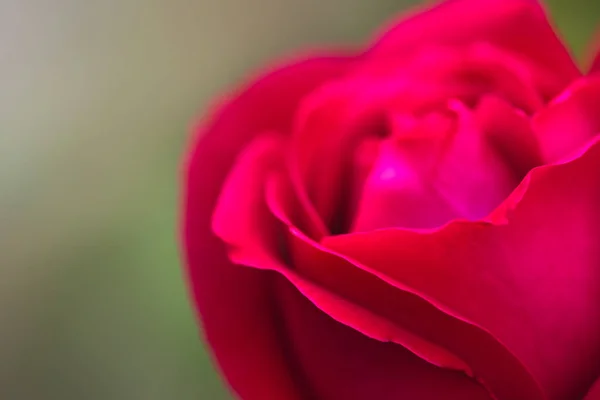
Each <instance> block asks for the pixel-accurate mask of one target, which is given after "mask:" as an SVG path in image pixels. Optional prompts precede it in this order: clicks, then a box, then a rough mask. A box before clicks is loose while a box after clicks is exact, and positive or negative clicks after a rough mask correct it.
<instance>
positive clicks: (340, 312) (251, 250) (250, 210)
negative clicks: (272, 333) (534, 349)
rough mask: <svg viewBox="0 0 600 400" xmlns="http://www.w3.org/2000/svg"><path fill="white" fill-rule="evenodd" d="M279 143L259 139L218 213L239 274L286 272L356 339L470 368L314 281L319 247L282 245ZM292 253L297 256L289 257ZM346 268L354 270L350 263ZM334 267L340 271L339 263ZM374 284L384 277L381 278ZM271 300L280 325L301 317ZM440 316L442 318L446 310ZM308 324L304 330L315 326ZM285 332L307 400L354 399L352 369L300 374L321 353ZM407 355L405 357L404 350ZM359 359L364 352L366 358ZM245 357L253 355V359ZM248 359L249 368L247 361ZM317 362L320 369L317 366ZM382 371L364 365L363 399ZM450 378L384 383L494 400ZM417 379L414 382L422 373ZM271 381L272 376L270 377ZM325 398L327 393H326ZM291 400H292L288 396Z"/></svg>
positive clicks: (217, 224) (395, 388)
mask: <svg viewBox="0 0 600 400" xmlns="http://www.w3.org/2000/svg"><path fill="white" fill-rule="evenodd" d="M279 142H280V141H279V140H278V139H277V137H275V136H262V137H260V138H257V139H256V140H255V141H254V142H253V143H252V144H251V145H250V146H249V147H248V148H247V149H246V151H245V152H244V153H243V155H242V156H241V157H240V158H239V161H238V162H237V163H236V166H235V168H234V170H233V171H232V173H231V174H230V176H229V177H228V179H227V182H226V184H225V185H224V188H223V191H222V193H221V196H220V198H219V202H218V205H217V208H216V210H215V214H214V218H213V229H214V231H215V233H216V234H217V235H218V236H219V237H220V238H222V239H223V240H224V241H225V242H226V243H227V244H229V246H230V247H229V250H230V251H229V254H230V257H231V259H232V260H233V261H234V262H236V263H238V264H240V266H238V268H240V269H248V268H245V267H244V266H246V267H254V268H256V269H259V270H263V274H265V275H266V276H271V275H270V272H269V271H276V272H278V273H279V274H280V275H281V276H283V277H285V278H286V279H287V281H289V282H290V283H292V284H293V285H294V286H295V287H296V288H297V289H298V291H300V293H301V294H302V295H303V296H304V297H305V298H306V299H308V300H310V301H311V302H312V303H313V304H315V305H316V306H317V307H318V308H319V309H321V310H322V312H324V313H325V314H328V315H329V317H331V318H333V319H334V320H337V321H339V322H341V323H343V324H344V325H346V326H348V327H349V328H348V329H350V328H353V330H355V331H357V333H355V334H354V335H356V336H362V337H364V338H365V340H373V339H377V340H380V341H392V342H395V343H398V344H401V345H403V346H406V348H407V349H408V350H411V351H413V352H417V351H418V353H419V355H421V357H422V358H425V359H426V360H427V361H430V363H432V362H433V363H435V364H436V365H444V366H451V367H456V368H459V369H462V370H465V368H466V367H465V366H464V365H457V363H460V360H456V357H454V356H453V355H452V354H450V353H449V352H448V351H445V350H444V349H443V348H441V347H439V346H436V345H434V344H431V343H428V342H426V340H425V339H423V338H421V337H420V336H418V335H415V334H412V333H411V332H410V331H408V330H406V329H404V328H403V327H402V326H399V325H397V324H396V323H395V321H393V320H388V319H387V318H385V316H383V317H382V316H381V315H379V314H377V313H376V312H373V311H371V310H370V309H368V308H367V307H365V306H364V305H362V304H356V303H353V302H352V300H351V298H352V293H350V296H346V295H347V292H344V293H343V294H340V293H336V292H333V291H329V290H328V289H327V287H326V286H324V285H323V284H324V283H327V282H326V281H325V282H324V281H322V280H313V279H312V278H313V275H310V274H307V273H305V272H307V271H306V268H305V267H304V264H306V263H307V262H311V261H312V260H311V259H307V257H309V258H313V259H314V260H315V261H317V262H320V265H321V266H322V267H325V266H326V265H327V264H325V263H323V262H322V261H326V260H316V259H315V256H316V257H319V254H318V253H319V250H318V249H316V248H315V247H310V248H306V249H303V251H301V252H300V253H301V256H302V257H294V255H293V253H295V252H296V250H298V246H297V245H296V246H295V245H293V244H292V245H291V246H290V247H291V249H289V248H288V247H286V246H283V245H282V243H281V240H282V239H284V238H285V230H283V229H285V228H286V227H285V226H283V225H282V224H281V223H278V221H277V220H276V219H275V216H274V215H273V214H270V212H269V209H268V207H267V203H266V202H265V200H266V198H265V197H264V196H263V195H264V182H263V178H264V177H265V175H268V171H269V170H270V169H271V167H272V166H273V164H274V163H275V164H276V163H277V160H276V159H277V158H279V156H280V155H281V151H279V149H278V143H279ZM240 197H243V198H244V201H243V202H239V201H238V200H239V198H240ZM279 228H283V229H279ZM286 249H289V250H287V251H286ZM290 253H292V254H290ZM292 257H293V258H294V259H295V261H294V262H290V261H291V260H290V258H292ZM324 257H326V255H324ZM296 259H297V261H296ZM329 261H330V262H331V263H336V261H337V262H338V263H339V262H344V261H343V260H342V259H338V260H335V259H332V258H331V257H330V259H329ZM346 264H348V265H350V264H349V263H347V262H346ZM330 266H331V267H334V268H339V267H338V266H335V265H330ZM349 272H350V271H349ZM353 276H355V275H352V276H347V275H344V274H339V278H340V279H342V280H347V279H348V278H350V279H353ZM372 278H373V279H377V278H376V277H372ZM381 284H382V285H385V284H384V283H383V282H381ZM367 287H370V285H367ZM390 290H393V288H391V287H387V292H388V293H390ZM399 294H400V296H402V295H403V293H399ZM404 296H406V294H404ZM409 296H410V295H409ZM411 297H412V298H413V301H412V303H415V302H417V303H418V304H419V306H420V307H421V308H420V309H422V310H423V311H427V310H431V309H432V307H431V306H428V305H426V304H424V302H423V301H420V300H419V299H417V298H416V297H414V296H411ZM271 302H272V304H273V305H278V306H279V307H281V309H282V310H283V311H284V312H283V313H282V314H280V321H283V320H285V319H286V318H287V316H289V315H290V313H291V315H292V316H294V314H293V313H294V311H295V310H294V309H290V307H293V306H294V304H292V305H291V306H289V305H288V304H287V303H285V302H283V301H281V300H280V299H278V298H276V297H272V298H271ZM403 305H405V306H408V307H413V304H410V305H409V303H404V304H403ZM396 307H397V305H396ZM398 309H399V308H396V310H398ZM427 312H428V314H427V315H429V312H430V311H427ZM438 314H440V313H439V311H438ZM414 320H415V322H419V321H420V322H419V323H421V324H423V323H426V324H427V325H430V322H427V321H428V320H427V319H426V318H425V317H423V318H419V319H414ZM259 322H260V321H259ZM456 323H458V324H460V322H458V321H456ZM308 326H310V329H309V330H312V329H313V327H312V326H311V325H308ZM308 326H306V325H304V328H307V327H308ZM446 326H447V325H445V327H446ZM437 328H439V327H434V328H432V329H429V330H430V332H434V331H435V330H436V329H437ZM280 329H281V330H282V332H285V335H286V336H285V337H286V338H288V339H291V340H290V341H289V346H287V347H286V348H284V350H285V354H286V355H287V356H288V358H289V361H288V362H287V364H286V368H287V370H288V371H293V373H294V376H295V377H297V378H301V377H304V376H305V377H306V379H304V382H305V384H304V385H303V388H304V390H303V392H302V399H313V398H325V399H329V398H331V397H332V398H334V399H335V398H344V397H343V396H344V395H345V394H347V393H348V383H347V382H345V379H343V376H344V371H330V374H332V375H338V374H339V376H338V377H337V378H336V379H333V380H332V381H331V382H327V381H323V377H322V376H320V377H318V376H317V375H318V374H314V373H315V372H316V371H315V369H317V368H319V369H320V368H322V366H320V367H317V366H313V365H311V366H306V367H305V368H300V367H301V366H302V365H304V363H305V362H306V359H305V358H302V357H308V358H309V360H310V359H314V357H315V356H318V354H317V353H312V354H309V353H311V351H312V352H314V351H315V349H311V350H309V349H306V348H304V347H302V348H301V349H300V350H301V351H300V352H298V351H295V350H297V346H298V345H302V344H303V343H305V342H304V341H303V340H302V338H300V339H299V338H297V336H296V335H294V334H292V332H290V328H289V327H287V326H283V325H281V326H280ZM333 329H335V328H333ZM293 330H294V331H295V332H294V333H297V332H298V327H297V326H294V327H293ZM298 340H299V342H298ZM332 340H333V338H332ZM340 340H343V337H342V338H340ZM465 340H466V339H465ZM478 343H479V342H478ZM230 345H231V344H230ZM359 350H360V349H357V351H359ZM400 353H404V352H403V351H402V352H400ZM358 354H360V352H359V353H358ZM240 356H244V357H245V355H240ZM328 357H331V358H334V360H330V361H329V362H330V363H333V362H335V361H336V360H335V357H336V356H335V352H334V351H333V352H330V353H329V356H328ZM338 357H341V358H340V359H341V360H343V355H338ZM406 358H407V357H406V356H402V357H401V358H400V359H398V360H396V361H395V363H397V364H396V365H395V367H394V369H395V370H397V371H399V370H404V369H405V368H409V367H410V366H412V364H413V362H412V361H410V360H414V359H415V358H414V357H408V360H409V361H408V364H409V365H408V366H405V364H404V362H405V360H406ZM298 359H300V364H298V363H297V361H298ZM241 361H242V362H243V361H246V360H241ZM365 362H367V360H365ZM310 363H311V364H312V362H310ZM389 364H392V365H393V364H394V363H392V362H389ZM421 365H423V364H421ZM377 367H378V365H368V364H363V365H357V366H356V368H355V369H358V370H364V372H363V375H366V376H367V377H366V378H365V379H363V380H361V381H358V382H354V383H353V385H354V388H355V389H356V390H358V389H359V388H360V390H359V391H357V393H355V394H354V395H355V396H356V395H359V394H360V395H361V396H364V395H365V393H366V388H369V387H371V385H373V379H374V378H373V377H372V376H370V373H372V371H374V370H375V369H376V368H377ZM434 371H436V372H434V376H436V375H438V374H439V375H444V373H442V372H439V371H438V370H434ZM406 373H408V372H406ZM416 373H417V375H419V376H420V375H421V374H425V373H426V372H424V371H421V372H419V371H416ZM448 374H449V375H448V377H449V378H447V379H442V380H441V381H440V382H438V383H437V385H436V387H435V388H434V390H433V391H432V390H431V388H428V387H421V388H419V387H413V384H414V383H412V382H411V381H410V380H404V381H402V380H398V379H397V378H396V379H393V380H392V379H390V378H389V377H380V384H381V385H384V386H383V387H381V388H380V389H379V390H381V391H383V392H387V393H388V395H394V394H397V393H402V392H409V393H410V392H421V393H424V394H423V395H425V394H426V393H431V394H427V396H428V397H425V398H431V397H429V396H434V393H437V390H447V391H449V392H451V393H453V392H456V394H453V397H454V398H457V399H458V398H466V399H470V398H477V399H479V398H486V392H485V390H482V387H480V386H479V385H477V384H476V383H475V382H473V381H471V380H469V379H467V378H466V376H464V375H463V376H462V377H461V376H460V375H457V374H456V373H455V372H448ZM412 376H413V377H414V376H415V374H413V375H412ZM263 379H265V378H264V377H263ZM357 379H358V378H357ZM426 379H427V377H426V376H420V378H419V380H426ZM384 381H385V382H384ZM309 386H310V388H309ZM323 393H326V395H324V394H323ZM382 395H383V394H382ZM270 396H272V395H270ZM324 396H325V397H324ZM338 396H342V397H338ZM465 396H466V397H465ZM472 396H476V397H472ZM268 398H273V397H268ZM284 398H286V399H287V397H284ZM363 398H364V397H363ZM384 398H385V397H384ZM433 398H435V397H433ZM509 398H510V399H511V400H512V399H514V397H509ZM521 398H523V399H527V400H530V399H532V397H530V396H527V397H521Z"/></svg>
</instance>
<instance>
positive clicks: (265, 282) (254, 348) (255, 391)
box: [182, 58, 350, 400]
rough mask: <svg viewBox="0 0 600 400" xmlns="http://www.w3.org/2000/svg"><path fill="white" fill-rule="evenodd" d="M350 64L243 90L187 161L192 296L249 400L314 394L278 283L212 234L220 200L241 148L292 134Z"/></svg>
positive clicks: (322, 64)
mask: <svg viewBox="0 0 600 400" xmlns="http://www.w3.org/2000/svg"><path fill="white" fill-rule="evenodd" d="M349 62H350V60H347V59H343V58H339V59H335V58H321V59H311V60H307V61H303V62H300V63H297V64H295V65H293V66H290V67H285V68H282V69H280V70H276V71H274V72H272V73H270V74H267V75H265V76H264V77H262V78H261V79H259V80H257V81H256V82H254V83H253V84H252V85H251V86H248V87H246V88H243V89H242V90H241V92H240V93H237V94H236V95H235V96H234V97H233V98H232V100H231V101H228V102H227V104H225V105H224V106H223V107H222V108H220V110H219V111H218V112H217V113H216V114H215V116H214V117H213V119H212V121H210V122H209V123H207V124H206V125H204V126H203V127H202V128H200V129H199V131H198V133H197V139H195V143H194V147H193V150H192V152H191V153H190V155H189V158H188V159H187V160H186V164H185V173H186V174H185V192H184V194H183V197H184V205H183V216H182V218H183V220H182V229H183V232H182V235H183V243H184V253H185V257H186V261H187V266H188V270H187V272H188V276H189V282H190V289H191V292H192V294H193V298H194V301H195V304H196V307H197V311H198V313H199V317H200V318H201V319H202V322H203V325H204V332H205V335H206V339H207V341H208V342H209V343H210V345H211V347H212V350H213V354H214V355H215V357H216V359H217V360H218V362H219V366H220V368H221V370H222V372H223V374H224V376H225V377H226V378H227V380H228V381H229V383H230V385H231V386H232V387H233V389H234V390H235V391H236V392H237V393H238V394H239V396H240V397H241V398H244V399H248V400H262V399H266V398H282V399H302V398H310V392H309V391H308V389H307V387H306V386H305V384H304V382H303V381H302V380H301V379H300V378H298V376H297V374H294V366H293V363H292V364H290V361H289V360H288V358H287V356H286V339H285V335H283V334H282V332H281V331H280V324H279V321H280V311H279V309H278V308H277V307H276V304H275V303H273V298H272V289H271V276H270V275H269V274H265V273H263V272H260V271H257V270H252V269H248V268H240V267H239V266H235V265H233V264H232V263H231V261H230V260H229V258H228V257H227V254H226V251H225V246H224V245H223V243H222V241H220V240H219V239H218V238H217V237H216V236H215V235H214V234H213V232H212V230H211V216H212V213H213V210H214V207H215V205H216V199H217V196H218V194H219V192H220V191H221V186H222V184H223V181H224V180H225V177H226V175H227V173H228V171H229V169H230V167H231V165H232V164H233V162H234V160H235V158H236V156H237V154H238V153H239V152H240V151H241V149H242V148H244V146H245V145H246V144H247V143H248V142H249V141H250V140H251V139H252V138H253V137H254V136H255V135H256V134H257V133H259V132H263V131H265V130H273V129H274V130H277V131H282V132H285V131H286V130H289V126H290V125H291V120H292V114H293V113H294V112H295V110H296V107H297V104H298V102H299V99H300V98H301V97H303V95H304V94H305V93H306V92H307V91H310V90H312V89H313V88H314V87H315V86H318V85H319V84H321V83H322V82H323V81H325V80H328V79H332V78H334V77H336V76H339V75H340V74H343V73H344V71H345V70H346V68H347V67H348V63H349ZM256 365H260V368H256ZM307 396H308V397H307Z"/></svg>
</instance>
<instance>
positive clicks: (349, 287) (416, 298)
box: [267, 174, 541, 400]
mask: <svg viewBox="0 0 600 400" xmlns="http://www.w3.org/2000/svg"><path fill="white" fill-rule="evenodd" d="M290 193H292V191H291V190H290V189H289V188H287V189H286V186H285V180H284V179H283V176H282V175H281V174H274V175H273V176H272V179H270V180H269V182H268V186H267V203H268V206H269V208H270V210H271V211H272V212H273V214H274V215H275V216H277V218H278V219H279V220H280V221H281V222H282V223H283V224H285V225H287V227H288V231H289V234H288V235H287V237H288V243H287V248H288V249H289V251H290V256H291V260H290V262H291V263H292V265H293V268H294V271H297V272H298V273H300V274H302V275H301V276H302V277H303V278H307V279H309V280H310V282H312V283H313V284H318V285H319V286H320V287H322V288H323V289H324V290H326V293H327V294H328V296H329V297H331V296H332V295H333V296H340V298H342V299H346V301H344V302H341V303H340V302H337V303H335V304H330V303H328V302H324V301H323V300H324V298H323V294H319V293H318V292H315V291H312V292H310V293H309V292H308V291H306V289H305V286H306V282H302V281H301V280H299V279H298V278H299V277H298V276H294V273H292V272H291V271H289V270H286V269H285V268H284V267H283V266H281V267H275V269H277V270H278V271H279V272H280V273H282V274H283V275H285V276H286V277H288V279H289V280H290V281H291V282H292V283H293V284H294V286H296V287H297V288H298V289H299V290H300V291H301V292H302V293H304V294H305V295H306V296H307V297H308V298H309V299H311V301H312V302H314V303H315V304H316V305H317V306H318V307H319V308H320V309H321V310H323V311H325V312H326V313H327V314H329V315H330V316H331V317H333V318H334V319H336V320H337V321H339V322H342V323H343V324H345V325H347V326H350V327H352V328H354V329H356V330H358V331H359V332H362V333H363V334H365V335H367V336H369V337H373V338H376V339H378V340H383V341H392V342H395V343H397V344H400V345H402V346H403V347H405V348H406V349H408V350H410V351H411V352H413V353H414V354H416V355H418V356H419V357H421V358H422V359H424V360H427V361H429V362H430V363H432V364H434V365H439V366H443V367H446V368H453V369H459V370H463V371H465V372H467V373H468V374H471V372H470V371H471V370H472V371H473V373H474V374H475V376H476V377H477V378H478V379H480V381H482V382H483V383H484V384H485V385H486V387H488V388H490V390H491V391H492V392H493V393H494V394H495V396H496V398H498V399H510V400H515V399H523V400H525V399H527V400H532V399H540V398H541V397H540V396H541V394H540V393H541V392H540V391H539V388H538V386H537V384H536V382H535V381H534V380H532V379H531V376H530V375H529V373H528V372H527V371H526V370H524V369H523V366H522V365H521V364H520V363H519V362H518V361H517V360H516V359H515V358H514V357H513V356H512V354H510V352H508V351H507V350H506V349H505V348H504V347H503V346H502V345H501V344H499V343H498V342H496V341H494V340H493V339H492V338H491V337H490V336H489V335H488V334H487V333H486V332H484V331H482V330H480V329H479V328H477V327H475V326H472V325H470V324H468V323H464V321H463V320H461V319H459V318H454V317H453V314H452V313H449V312H448V311H447V310H444V309H442V308H440V307H439V306H438V305H437V304H435V303H432V302H431V301H430V299H427V298H424V297H422V296H420V295H419V294H418V293H415V292H414V291H411V290H409V289H407V288H406V287H404V286H403V285H400V284H398V283H397V282H395V281H393V280H391V279H390V278H389V277H387V276H385V275H383V274H380V273H378V272H377V271H374V270H372V269H370V268H368V267H366V266H364V265H360V264H356V263H355V262H353V261H351V260H349V259H347V258H345V257H344V256H342V255H340V254H337V253H333V252H331V251H329V250H327V249H326V248H323V247H322V246H321V245H319V244H317V243H315V242H314V241H312V240H311V239H309V238H308V237H306V236H305V235H303V234H302V232H300V231H299V230H297V229H295V228H294V226H293V225H292V224H291V222H290V219H289V217H288V215H289V213H290V208H291V209H292V210H293V208H294V203H293V197H292V196H290ZM317 296H318V297H317ZM319 297H320V298H319ZM415 335H416V336H415ZM417 339H419V340H417ZM440 345H441V346H443V347H440ZM446 349H448V350H450V351H452V353H451V352H449V351H448V350H446ZM455 354H460V357H461V358H462V359H461V358H457V357H456V355H455ZM463 360H464V361H466V362H467V364H468V365H465V364H464V361H463Z"/></svg>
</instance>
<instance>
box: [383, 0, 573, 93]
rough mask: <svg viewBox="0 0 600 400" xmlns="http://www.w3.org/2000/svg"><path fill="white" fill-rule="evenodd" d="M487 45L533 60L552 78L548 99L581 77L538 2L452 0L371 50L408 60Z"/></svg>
mask: <svg viewBox="0 0 600 400" xmlns="http://www.w3.org/2000/svg"><path fill="white" fill-rule="evenodd" d="M475 41H479V42H489V43H491V44H493V45H496V46H498V47H500V48H502V49H505V50H509V51H512V52H514V53H516V54H518V55H519V56H521V57H523V58H525V59H528V60H530V61H531V62H533V63H534V64H535V65H536V66H538V67H539V68H540V72H542V73H543V74H548V76H547V79H548V80H547V81H546V83H545V86H546V88H547V89H548V90H547V94H552V92H554V93H556V92H557V91H560V90H561V89H562V88H564V87H565V86H566V85H567V84H568V83H569V82H570V81H572V80H573V79H575V78H576V77H577V76H579V75H581V73H580V72H579V70H578V68H577V66H576V64H575V62H574V61H573V59H572V57H571V56H570V55H569V52H568V50H567V49H566V48H565V46H564V45H563V44H562V43H561V41H560V39H559V38H558V37H557V36H556V34H555V33H554V31H553V29H552V27H551V26H550V24H549V23H548V20H547V18H546V16H545V14H544V11H543V10H542V8H541V6H540V5H539V3H538V2H537V1H527V0H489V1H481V0H454V1H446V2H443V3H442V4H440V5H438V6H436V7H433V8H431V9H430V10H427V11H424V12H417V13H416V14H415V15H414V16H412V17H411V18H409V19H407V20H404V21H402V20H401V21H400V22H399V23H398V22H396V24H395V25H392V27H391V29H389V30H388V31H387V32H386V33H385V34H383V35H382V36H381V38H380V39H379V40H378V41H377V42H376V43H375V44H374V45H373V48H372V50H371V53H372V54H373V55H376V56H389V55H396V56H397V57H406V56H408V55H410V54H412V53H414V52H415V51H416V50H417V49H419V48H422V47H423V46H427V45H431V44H434V45H440V44H441V45H464V44H469V43H473V42H475Z"/></svg>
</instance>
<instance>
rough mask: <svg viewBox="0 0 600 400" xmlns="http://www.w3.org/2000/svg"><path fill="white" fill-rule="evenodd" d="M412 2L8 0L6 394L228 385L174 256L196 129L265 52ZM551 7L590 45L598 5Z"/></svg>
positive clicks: (0, 154) (149, 395) (1, 371)
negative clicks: (182, 173) (188, 149)
mask: <svg viewBox="0 0 600 400" xmlns="http://www.w3.org/2000/svg"><path fill="white" fill-rule="evenodd" d="M482 1H484V0H482ZM411 3H415V1H412V2H411V1H410V0H368V1H367V0H103V1H100V0H54V1H44V0H0V399H3V400H13V399H14V400H38V399H39V400H46V399H48V400H54V399H56V400H58V399H61V400H79V399H82V400H83V399H85V400H105V399H106V400H108V399H110V400H126V399H127V400H138V399H139V400H167V399H177V400H188V399H189V400H197V399H211V400H212V399H215V400H218V399H228V398H231V397H230V395H228V394H227V393H226V390H225V387H224V385H223V383H222V382H221V381H220V380H219V378H218V376H217V373H216V372H215V370H214V367H213V366H212V364H211V362H210V359H209V356H208V355H207V353H206V350H205V349H204V347H203V344H202V342H201V341H200V339H199V334H198V328H197V326H196V321H195V317H194V314H193V311H192V309H191V307H190V304H189V303H188V297H187V293H186V288H185V283H184V280H183V276H182V272H181V266H180V257H179V252H178V246H177V235H176V225H177V223H176V221H177V205H178V201H179V200H178V191H179V188H178V183H179V181H178V180H179V177H178V174H179V171H178V169H179V164H180V157H181V154H182V152H183V151H184V144H185V141H186V138H187V135H188V131H189V127H190V125H191V123H192V121H194V120H195V119H196V117H197V116H198V115H199V113H200V112H201V110H203V109H204V108H205V107H206V106H207V104H209V103H210V101H211V99H212V98H213V97H214V96H216V95H217V94H218V93H220V92H223V91H225V90H228V89H229V88H231V87H233V86H235V85H236V83H238V82H239V81H240V80H241V79H243V77H244V76H246V75H247V74H248V72H250V71H254V70H256V69H257V68H258V67H259V66H260V65H262V64H265V63H267V62H268V61H269V60H271V59H273V58H278V57H279V58H280V57H281V56H283V55H289V54H293V53H294V52H295V51H297V50H299V49H303V48H311V47H327V46H328V45H334V46H335V45H340V44H349V45H351V44H358V43H360V42H364V40H365V38H366V37H367V36H368V35H370V33H371V32H372V31H373V30H374V29H376V27H377V26H378V25H379V24H380V23H381V22H382V21H385V20H388V19H389V18H390V17H391V16H392V15H393V14H395V13H398V12H399V11H401V10H402V9H404V8H406V7H407V6H408V5H409V4H411ZM548 4H549V7H550V10H551V13H552V15H553V17H554V19H555V21H556V25H557V26H558V28H559V29H560V30H561V32H562V34H563V35H564V37H566V40H567V41H568V42H569V43H570V44H571V45H572V47H573V49H574V50H575V52H576V54H577V55H578V56H579V57H580V58H582V57H583V54H584V50H585V48H586V46H587V43H588V41H587V39H588V38H589V37H590V36H591V33H592V31H593V30H594V26H595V25H596V24H597V23H598V22H599V21H600V1H597V0H551V1H548ZM257 368H260V366H257Z"/></svg>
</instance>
